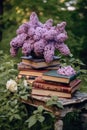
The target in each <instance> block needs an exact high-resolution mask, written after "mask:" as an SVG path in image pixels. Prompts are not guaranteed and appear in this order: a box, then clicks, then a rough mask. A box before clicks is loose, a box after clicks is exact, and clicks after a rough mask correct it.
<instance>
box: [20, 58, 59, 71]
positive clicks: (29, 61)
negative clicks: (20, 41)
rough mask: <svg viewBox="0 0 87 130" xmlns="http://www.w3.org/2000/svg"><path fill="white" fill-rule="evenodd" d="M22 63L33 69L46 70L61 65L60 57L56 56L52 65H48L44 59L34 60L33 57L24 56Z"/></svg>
mask: <svg viewBox="0 0 87 130" xmlns="http://www.w3.org/2000/svg"><path fill="white" fill-rule="evenodd" d="M21 59H22V63H24V64H26V65H30V66H31V67H32V68H36V69H38V68H45V67H50V66H56V65H58V64H59V63H60V57H58V56H54V59H53V61H52V62H50V63H46V62H45V60H44V59H36V58H32V57H31V56H29V57H26V56H22V57H21Z"/></svg>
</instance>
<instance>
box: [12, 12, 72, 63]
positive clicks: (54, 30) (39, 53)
mask: <svg viewBox="0 0 87 130" xmlns="http://www.w3.org/2000/svg"><path fill="white" fill-rule="evenodd" d="M65 26H66V22H61V23H60V24H57V25H56V26H53V20H52V19H48V20H47V21H46V22H45V23H41V22H40V21H39V19H38V17H37V14H36V13H35V12H32V14H31V15H30V19H29V21H28V22H26V23H24V24H22V25H20V26H19V28H18V29H17V31H16V34H17V36H16V37H15V38H13V39H12V40H11V42H10V46H11V48H10V53H11V55H12V56H16V54H17V53H18V50H19V48H22V53H23V55H25V56H29V55H32V54H35V55H36V57H38V58H42V57H43V58H44V59H45V61H46V62H47V63H50V62H51V61H52V60H53V57H54V55H55V50H58V51H59V52H60V53H62V54H63V55H69V54H70V50H69V48H68V46H67V45H66V44H65V43H64V42H65V40H66V39H67V38H68V36H67V32H66V31H65Z"/></svg>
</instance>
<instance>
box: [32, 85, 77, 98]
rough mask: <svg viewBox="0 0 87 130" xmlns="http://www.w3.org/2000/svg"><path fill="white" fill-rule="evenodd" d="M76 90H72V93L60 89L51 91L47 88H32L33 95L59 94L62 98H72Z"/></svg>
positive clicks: (48, 95)
mask: <svg viewBox="0 0 87 130" xmlns="http://www.w3.org/2000/svg"><path fill="white" fill-rule="evenodd" d="M74 92H75V91H72V92H71V93H67V92H60V91H51V90H45V89H38V88H34V87H33V88H32V95H37V96H47V97H51V96H58V97H61V98H71V97H72V95H73V93H74Z"/></svg>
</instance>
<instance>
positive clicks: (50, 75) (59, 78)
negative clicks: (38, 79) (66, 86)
mask: <svg viewBox="0 0 87 130" xmlns="http://www.w3.org/2000/svg"><path fill="white" fill-rule="evenodd" d="M79 74H80V72H77V73H76V74H73V75H71V76H66V75H61V74H58V73H57V70H50V71H48V72H45V73H43V76H42V79H43V80H47V81H55V82H61V83H69V82H70V81H72V80H74V79H75V78H76V77H77V76H78V75H79Z"/></svg>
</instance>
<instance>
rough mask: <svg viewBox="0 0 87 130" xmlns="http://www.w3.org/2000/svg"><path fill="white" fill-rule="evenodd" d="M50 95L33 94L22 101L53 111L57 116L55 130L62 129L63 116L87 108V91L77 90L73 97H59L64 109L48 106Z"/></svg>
mask: <svg viewBox="0 0 87 130" xmlns="http://www.w3.org/2000/svg"><path fill="white" fill-rule="evenodd" d="M48 99H49V98H48V97H41V96H32V97H30V98H29V99H28V100H27V101H25V100H23V101H22V102H23V103H25V104H28V105H31V106H34V107H38V105H42V106H44V108H45V109H46V110H47V111H50V112H53V114H54V115H55V116H56V122H55V125H54V127H55V128H54V129H55V130H62V129H63V121H62V119H63V117H64V116H65V115H66V114H67V113H69V112H73V111H75V110H76V111H79V110H80V111H82V110H83V109H85V107H86V105H87V93H83V92H80V91H77V92H76V93H75V94H74V95H73V97H72V98H71V99H66V98H59V100H58V101H59V102H61V103H62V105H63V107H64V109H59V108H58V107H47V106H46V101H47V100H48Z"/></svg>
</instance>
